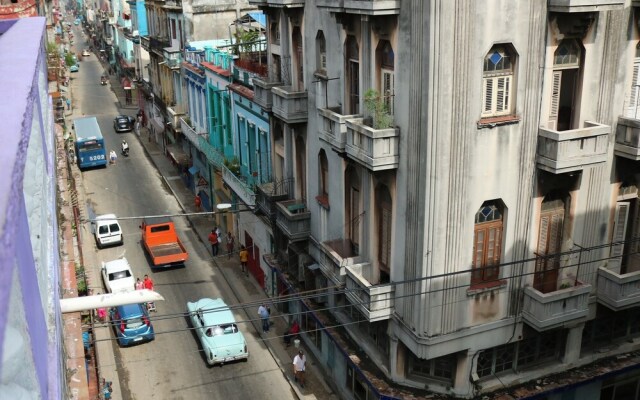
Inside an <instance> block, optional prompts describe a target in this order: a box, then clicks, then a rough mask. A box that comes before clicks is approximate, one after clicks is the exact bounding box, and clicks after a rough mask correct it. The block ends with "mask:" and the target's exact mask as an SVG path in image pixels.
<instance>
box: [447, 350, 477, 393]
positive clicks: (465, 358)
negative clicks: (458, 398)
mask: <svg viewBox="0 0 640 400" xmlns="http://www.w3.org/2000/svg"><path fill="white" fill-rule="evenodd" d="M476 352H477V350H473V349H469V350H467V352H466V353H459V354H458V363H457V367H456V375H455V377H454V380H453V391H454V393H456V394H467V393H471V392H472V388H471V385H472V383H471V381H470V380H469V377H470V376H471V372H472V371H474V365H473V358H474V357H473V356H474V354H476Z"/></svg>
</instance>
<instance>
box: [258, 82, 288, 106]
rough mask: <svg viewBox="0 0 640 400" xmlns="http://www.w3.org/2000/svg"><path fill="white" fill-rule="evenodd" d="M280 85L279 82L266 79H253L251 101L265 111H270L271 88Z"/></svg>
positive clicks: (271, 101) (271, 104)
mask: <svg viewBox="0 0 640 400" xmlns="http://www.w3.org/2000/svg"><path fill="white" fill-rule="evenodd" d="M280 85H282V83H281V82H269V81H266V80H262V79H258V78H254V79H253V102H254V103H256V104H257V105H259V106H260V107H262V108H263V109H264V110H265V111H271V107H272V106H273V93H272V92H271V88H273V87H276V86H280Z"/></svg>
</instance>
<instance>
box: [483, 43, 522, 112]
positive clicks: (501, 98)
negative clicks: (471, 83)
mask: <svg viewBox="0 0 640 400" xmlns="http://www.w3.org/2000/svg"><path fill="white" fill-rule="evenodd" d="M514 64H515V56H514V53H513V51H512V50H510V48H509V47H508V46H506V45H495V46H493V47H492V48H491V50H489V52H488V53H487V55H486V56H485V57H484V67H483V72H482V99H483V106H482V117H483V118H485V117H494V116H500V115H510V114H512V113H513V110H512V104H513V94H514V93H515V91H514V89H513V86H514Z"/></svg>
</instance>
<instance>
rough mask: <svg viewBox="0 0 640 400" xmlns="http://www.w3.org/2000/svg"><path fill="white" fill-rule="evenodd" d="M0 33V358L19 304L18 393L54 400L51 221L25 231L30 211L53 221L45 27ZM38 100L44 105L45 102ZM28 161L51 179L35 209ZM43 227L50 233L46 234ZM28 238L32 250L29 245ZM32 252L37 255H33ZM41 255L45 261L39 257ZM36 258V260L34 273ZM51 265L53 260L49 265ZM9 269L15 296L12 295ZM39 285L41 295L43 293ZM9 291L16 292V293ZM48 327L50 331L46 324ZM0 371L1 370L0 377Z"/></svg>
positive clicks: (18, 23) (56, 321) (56, 336)
mask: <svg viewBox="0 0 640 400" xmlns="http://www.w3.org/2000/svg"><path fill="white" fill-rule="evenodd" d="M0 34H1V35H0V93H3V94H4V95H5V99H9V101H5V102H3V106H2V107H0V121H1V123H0V141H1V143H2V146H0V360H2V355H3V354H2V349H3V346H2V345H7V346H11V343H6V344H5V343H4V341H5V333H6V329H7V325H8V323H9V322H10V319H9V316H10V310H9V309H8V307H9V304H10V300H12V301H13V302H14V304H15V302H19V301H23V304H22V307H23V308H24V313H23V314H24V315H21V314H22V313H20V314H14V317H13V321H12V324H14V325H16V326H18V327H19V328H21V330H24V329H25V328H26V332H27V334H28V335H29V338H28V343H29V344H30V347H31V354H24V360H21V361H24V363H25V367H27V366H29V365H31V366H32V368H35V378H36V381H37V382H36V383H35V384H33V385H28V384H26V385H27V387H25V389H26V390H28V391H30V392H39V393H38V395H39V397H40V398H44V399H50V398H59V397H60V396H61V395H62V393H63V390H64V389H63V388H62V385H63V383H62V382H64V375H63V371H62V368H61V365H62V363H61V360H60V358H61V357H62V354H61V353H60V351H59V347H60V341H61V332H62V328H61V318H60V308H59V305H58V304H51V302H54V303H57V301H58V290H59V289H58V288H59V270H58V266H59V261H58V258H59V256H58V242H57V222H56V221H55V220H52V221H48V222H47V226H35V227H32V228H31V229H30V225H29V222H30V221H29V215H30V210H32V209H33V207H42V208H43V209H44V211H43V212H42V214H43V215H45V216H51V215H52V216H51V217H50V218H52V219H55V201H56V199H55V186H54V185H55V177H54V176H53V175H54V173H55V171H54V156H55V154H54V152H53V149H51V148H48V147H47V146H51V145H53V143H54V141H53V132H54V130H53V122H52V121H53V118H52V117H51V116H43V115H41V114H44V113H47V114H51V104H50V99H49V98H48V97H47V93H46V91H47V79H46V76H47V71H46V59H45V45H46V21H45V18H42V17H34V18H24V19H20V20H13V21H6V20H5V21H0ZM43 77H44V78H43ZM43 99H47V100H46V104H43ZM34 114H35V115H34ZM31 135H38V136H39V138H38V140H39V141H41V142H42V151H37V150H34V149H29V144H30V140H32V139H34V138H32V137H31ZM30 150H31V151H30ZM34 157H37V158H38V159H40V160H41V161H40V164H44V171H43V173H44V174H46V175H47V177H48V178H50V179H44V181H46V182H48V184H45V187H39V189H41V190H40V191H39V192H38V193H40V194H41V193H44V195H45V196H48V197H52V198H46V199H44V202H42V203H40V204H33V201H30V199H29V198H25V192H24V188H25V187H24V185H25V165H26V163H27V162H28V161H29V160H31V158H34ZM30 164H31V163H30ZM26 178H27V180H28V181H29V182H31V183H30V184H33V182H36V183H37V182H38V180H37V179H33V177H26ZM42 181H43V179H40V182H42ZM52 211H53V213H52ZM31 223H32V224H33V223H34V222H33V221H31ZM49 224H50V225H52V226H53V227H54V228H53V229H50V228H48V226H50V225H49ZM32 229H34V230H36V231H37V235H34V232H32V231H31V230H32ZM43 233H44V235H43ZM47 235H48V236H50V237H46V236H47ZM43 236H44V237H43ZM33 238H36V240H37V241H38V243H37V244H38V246H34V243H32V240H33ZM36 249H39V254H34V252H35V251H36ZM47 254H48V255H49V257H43V255H47ZM35 259H39V260H41V261H40V271H38V270H37V268H36V262H35ZM50 259H54V260H55V262H53V263H51V262H49V261H48V260H50ZM50 264H53V265H50ZM16 267H17V272H18V278H19V279H18V282H19V283H18V284H19V285H20V291H19V292H22V296H21V297H18V296H13V297H11V295H12V287H11V285H12V283H13V280H12V278H13V276H14V273H15V271H14V269H15V268H16ZM44 287H46V288H47V290H42V288H44ZM13 293H16V292H15V288H14V292H13ZM47 296H49V297H47ZM45 308H48V309H52V310H54V311H53V312H54V313H56V314H57V315H54V316H48V315H47V314H48V313H49V311H48V310H47V309H45ZM15 315H18V317H17V318H16V316H15ZM19 318H22V320H20V319H19ZM16 319H18V322H16V321H15V320H16ZM47 323H50V324H53V325H54V326H47ZM51 355H54V357H51ZM2 371H3V365H2V364H0V376H2V375H1V373H2ZM5 383H7V382H5ZM8 383H11V382H8ZM22 384H23V385H25V384H24V383H22ZM0 397H1V396H0Z"/></svg>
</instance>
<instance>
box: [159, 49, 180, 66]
mask: <svg viewBox="0 0 640 400" xmlns="http://www.w3.org/2000/svg"><path fill="white" fill-rule="evenodd" d="M162 54H163V55H164V61H165V62H166V63H167V66H168V67H169V68H171V69H180V65H181V64H182V54H181V53H180V49H178V48H172V47H167V48H164V49H163V50H162Z"/></svg>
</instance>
